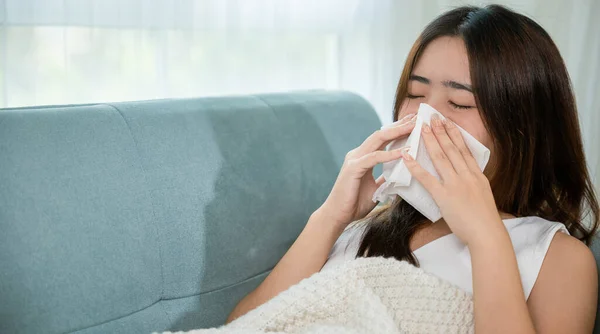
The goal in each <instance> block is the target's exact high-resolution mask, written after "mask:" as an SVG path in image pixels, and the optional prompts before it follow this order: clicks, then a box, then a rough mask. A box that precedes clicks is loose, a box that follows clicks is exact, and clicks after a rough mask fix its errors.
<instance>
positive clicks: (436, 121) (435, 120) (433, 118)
mask: <svg viewBox="0 0 600 334" xmlns="http://www.w3.org/2000/svg"><path fill="white" fill-rule="evenodd" d="M431 125H432V126H441V125H442V120H441V118H440V116H439V115H437V114H433V115H432V116H431Z"/></svg>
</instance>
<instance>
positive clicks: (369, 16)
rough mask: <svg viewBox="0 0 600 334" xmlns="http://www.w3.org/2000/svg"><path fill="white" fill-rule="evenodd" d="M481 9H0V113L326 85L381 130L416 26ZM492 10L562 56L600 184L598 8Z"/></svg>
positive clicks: (124, 2)
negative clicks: (506, 13) (536, 30)
mask: <svg viewBox="0 0 600 334" xmlns="http://www.w3.org/2000/svg"><path fill="white" fill-rule="evenodd" d="M490 2H491V1H474V2H473V1H471V2H467V1H452V0H447V1H442V0H437V1H436V0H422V1H408V0H407V1H404V0H377V1H374V0H0V107H17V106H27V105H40V104H66V103H92V102H103V101H122V100H140V99H153V98H164V97H188V96H208V95H230V94H245V93H256V92H276V91H288V90H296V89H315V88H326V89H347V90H351V91H355V92H357V93H359V94H360V95H362V96H364V97H365V98H367V99H368V100H369V101H370V102H371V103H372V104H373V106H374V107H375V108H376V110H377V112H378V114H379V116H380V118H381V119H382V121H383V122H384V123H389V122H390V121H391V114H392V113H391V106H392V103H393V98H394V92H395V88H396V84H397V80H398V77H399V75H400V71H401V69H402V66H403V63H404V59H405V57H406V54H407V53H408V50H409V49H410V46H411V44H412V43H413V42H414V40H415V38H416V37H417V35H418V33H419V32H420V31H421V29H422V28H423V27H424V26H425V24H427V23H428V22H429V21H430V20H431V19H433V18H434V17H435V16H436V15H438V14H439V13H441V12H442V11H444V10H447V9H449V8H451V7H453V6H457V5H463V4H467V3H472V4H487V3H490ZM495 2H497V3H501V4H504V5H508V6H510V7H511V8H513V9H516V10H518V11H519V12H521V13H524V14H526V15H529V16H531V17H533V18H534V19H535V20H537V21H538V22H539V23H541V24H542V26H544V27H545V28H546V29H547V30H548V32H549V33H550V34H551V35H552V37H553V38H554V40H555V42H556V43H557V45H558V46H559V48H560V49H561V52H562V54H563V57H564V58H565V60H566V62H567V66H568V68H569V71H570V74H571V78H572V81H573V86H574V88H575V91H576V95H577V101H578V106H579V110H580V118H581V119H580V121H581V125H582V129H583V134H584V140H585V145H586V151H587V156H588V159H589V165H590V167H591V169H592V172H593V173H594V175H595V177H596V182H598V181H600V176H599V175H598V173H599V172H600V136H599V135H598V130H597V129H598V128H600V116H599V113H600V110H599V107H598V106H599V105H600V38H599V37H598V36H600V21H598V20H597V17H598V16H600V1H594V0H575V1H572V0H552V1H548V0H528V1H525V0H523V1H516V0H512V1H510V0H509V1H495ZM557 154H560V153H559V152H557Z"/></svg>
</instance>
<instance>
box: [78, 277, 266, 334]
mask: <svg viewBox="0 0 600 334" xmlns="http://www.w3.org/2000/svg"><path fill="white" fill-rule="evenodd" d="M271 270H273V268H270V269H268V270H265V271H263V272H261V273H259V274H256V275H253V276H251V277H249V278H246V279H244V280H242V281H240V282H237V283H233V284H229V285H227V286H224V287H220V288H216V289H213V290H209V291H204V292H201V293H195V294H192V295H187V296H181V297H174V298H161V299H159V300H157V301H155V302H153V303H152V304H150V305H148V306H145V307H142V308H141V309H139V310H136V311H133V312H129V313H127V314H125V315H122V316H118V317H116V318H112V319H109V320H105V321H102V322H99V323H97V324H93V325H89V326H85V327H81V328H77V329H74V330H72V331H69V332H68V333H75V332H79V331H83V330H86V329H90V328H92V327H97V326H102V325H105V324H107V323H110V322H113V321H117V320H121V319H123V318H127V317H129V316H131V315H134V314H136V313H139V312H142V311H144V310H146V309H148V308H150V307H152V306H154V305H156V304H158V303H160V302H161V301H171V300H177V299H183V298H189V297H194V296H202V295H207V294H210V293H214V292H219V291H221V290H225V289H229V288H234V287H236V286H239V285H242V284H245V283H248V282H250V281H251V280H253V279H256V278H258V277H260V276H262V275H264V274H266V273H268V272H270V271H271Z"/></svg>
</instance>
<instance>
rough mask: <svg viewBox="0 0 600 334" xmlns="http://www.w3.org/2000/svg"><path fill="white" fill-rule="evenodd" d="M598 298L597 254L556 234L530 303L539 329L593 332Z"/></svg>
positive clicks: (572, 238) (579, 242)
mask: <svg viewBox="0 0 600 334" xmlns="http://www.w3.org/2000/svg"><path fill="white" fill-rule="evenodd" d="M597 296H598V272H597V267H596V260H595V258H594V254H593V253H592V251H591V250H590V248H588V247H587V246H586V245H585V244H584V243H583V242H581V241H579V240H578V239H576V238H574V237H572V236H570V235H568V234H566V233H555V234H554V235H553V236H552V238H551V243H550V245H549V247H548V250H547V254H546V256H545V258H544V260H543V264H542V266H541V269H540V272H539V275H538V277H537V280H536V282H535V285H534V287H533V290H532V291H531V295H530V298H529V300H528V302H527V304H528V306H529V308H530V313H531V315H532V319H533V320H534V323H535V325H536V328H538V329H539V331H540V332H546V331H549V332H552V330H554V331H556V330H558V331H559V332H560V330H559V329H563V330H568V331H569V332H578V333H579V332H581V333H583V332H591V330H592V328H593V326H594V320H595V316H596V306H597V305H596V303H597ZM575 328H576V329H578V330H575V331H574V330H573V329H575Z"/></svg>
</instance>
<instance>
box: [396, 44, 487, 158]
mask: <svg viewBox="0 0 600 334" xmlns="http://www.w3.org/2000/svg"><path fill="white" fill-rule="evenodd" d="M419 103H427V104H429V105H430V106H432V107H433V108H435V109H436V110H437V111H439V112H440V113H441V114H442V115H444V117H446V118H448V119H450V120H451V121H453V122H454V123H456V124H458V125H459V126H460V127H461V128H463V129H465V130H466V131H467V132H468V133H470V134H471V135H472V136H473V137H475V138H476V139H477V140H478V141H480V142H481V143H482V144H483V145H485V146H486V147H488V148H490V149H491V148H492V147H491V145H492V140H491V138H490V136H489V134H488V132H487V130H486V129H485V127H484V126H483V121H482V120H481V117H480V116H479V110H477V106H476V104H475V97H474V96H473V93H472V90H471V75H470V73H469V59H468V56H467V50H466V49H465V45H464V42H463V40H462V39H460V38H458V37H440V38H437V39H435V40H434V41H433V42H431V43H429V45H428V46H427V47H426V48H425V50H424V51H423V52H422V54H421V57H420V58H419V60H418V61H417V63H416V64H415V67H414V69H413V72H412V73H411V77H410V81H409V83H408V97H407V98H406V99H405V100H404V101H403V103H402V107H401V110H400V115H399V117H398V119H401V118H402V116H403V115H406V114H409V113H416V112H417V109H418V108H419Z"/></svg>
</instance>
